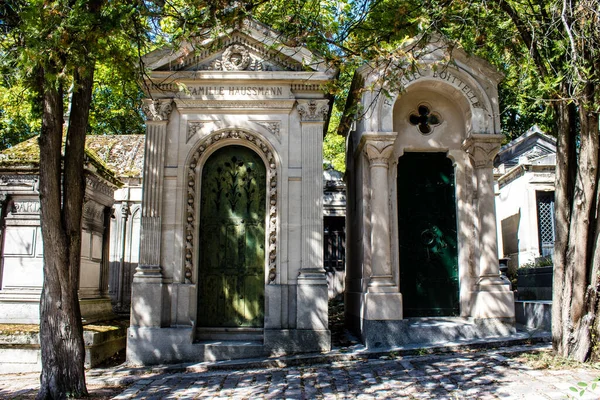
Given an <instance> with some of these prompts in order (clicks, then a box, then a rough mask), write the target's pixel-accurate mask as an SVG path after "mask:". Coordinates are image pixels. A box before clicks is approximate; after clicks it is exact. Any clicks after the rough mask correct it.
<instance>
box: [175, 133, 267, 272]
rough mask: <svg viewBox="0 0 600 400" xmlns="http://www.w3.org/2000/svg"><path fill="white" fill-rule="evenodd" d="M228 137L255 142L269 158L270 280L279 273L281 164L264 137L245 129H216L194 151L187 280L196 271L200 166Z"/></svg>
mask: <svg viewBox="0 0 600 400" xmlns="http://www.w3.org/2000/svg"><path fill="white" fill-rule="evenodd" d="M224 139H234V140H239V141H242V142H247V143H252V144H253V145H254V146H256V147H258V148H259V149H260V150H261V151H262V153H263V155H264V157H265V158H266V159H267V183H268V184H267V190H268V191H269V193H268V194H269V197H268V198H269V221H268V223H269V228H268V229H269V253H268V254H269V282H273V281H274V280H275V278H276V277H277V267H276V261H277V166H276V164H275V157H274V156H273V152H272V151H271V149H270V148H269V146H267V144H266V143H265V141H264V140H262V139H261V138H259V137H258V136H256V135H254V134H252V133H249V132H245V131H242V130H235V129H232V130H227V131H221V132H216V133H213V134H212V135H210V136H208V137H207V138H205V139H204V140H202V141H201V142H200V146H198V149H197V150H196V152H195V153H194V154H193V155H192V159H191V161H190V164H189V166H188V172H187V212H186V215H187V221H186V228H185V281H186V283H191V282H192V271H193V270H194V237H195V235H196V233H197V232H196V229H197V228H196V204H197V203H198V202H197V199H196V197H197V191H196V183H197V182H196V181H197V179H198V176H197V171H196V168H197V167H198V161H199V160H200V158H201V157H202V154H204V152H205V151H206V150H207V149H209V148H210V147H211V146H213V145H215V144H216V143H218V142H219V141H221V140H224Z"/></svg>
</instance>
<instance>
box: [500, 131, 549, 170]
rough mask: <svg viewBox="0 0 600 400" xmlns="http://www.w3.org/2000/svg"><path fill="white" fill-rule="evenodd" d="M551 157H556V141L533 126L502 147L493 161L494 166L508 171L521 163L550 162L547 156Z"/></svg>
mask: <svg viewBox="0 0 600 400" xmlns="http://www.w3.org/2000/svg"><path fill="white" fill-rule="evenodd" d="M553 155H556V139H555V138H553V137H552V136H549V135H546V134H545V133H544V132H542V130H541V129H540V128H539V127H538V126H537V125H534V126H532V127H531V128H530V129H529V130H528V131H527V132H525V133H524V134H523V135H521V136H519V137H518V138H516V139H514V140H512V141H511V142H509V143H507V144H505V145H504V146H502V148H501V149H500V151H499V152H498V155H497V156H496V158H495V159H494V166H495V167H499V166H500V165H502V164H504V168H505V169H509V168H512V167H514V166H516V165H519V164H522V163H536V164H540V163H545V162H547V160H551V157H550V158H549V157H548V156H553ZM540 160H546V161H540ZM550 162H552V161H550ZM554 162H556V161H554Z"/></svg>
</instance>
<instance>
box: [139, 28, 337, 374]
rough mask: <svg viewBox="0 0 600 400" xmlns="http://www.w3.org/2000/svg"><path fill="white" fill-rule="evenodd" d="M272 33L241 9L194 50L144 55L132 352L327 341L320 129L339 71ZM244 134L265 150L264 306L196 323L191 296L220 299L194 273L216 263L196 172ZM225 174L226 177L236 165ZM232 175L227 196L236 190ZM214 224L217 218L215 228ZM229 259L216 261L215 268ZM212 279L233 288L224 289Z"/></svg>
mask: <svg viewBox="0 0 600 400" xmlns="http://www.w3.org/2000/svg"><path fill="white" fill-rule="evenodd" d="M277 35H278V34H277V33H276V32H272V31H271V30H269V29H268V28H266V27H265V26H263V25H261V24H259V23H256V22H254V21H251V20H248V21H246V22H245V23H244V24H242V25H241V26H240V27H239V28H237V29H232V30H231V31H230V32H228V35H227V36H221V37H219V38H216V39H214V41H213V42H212V43H205V44H203V46H200V45H196V46H195V50H194V51H190V52H186V51H185V49H182V51H179V52H173V51H170V50H160V51H157V52H155V53H151V54H150V55H148V57H147V59H146V60H147V65H148V66H149V67H150V69H151V72H150V74H149V77H150V78H149V80H148V82H147V84H148V85H147V87H149V88H151V89H150V90H149V92H148V93H147V94H148V97H149V98H148V99H147V100H145V102H144V107H143V110H144V112H145V114H146V117H147V135H146V144H145V146H146V148H145V161H144V191H143V196H142V214H141V243H140V259H139V266H138V267H137V269H136V272H135V275H134V279H133V284H132V286H133V287H132V308H131V327H130V329H129V337H128V344H127V356H128V360H129V361H130V362H133V363H142V364H152V363H159V362H173V361H186V360H196V361H202V360H213V359H228V358H240V357H248V356H258V355H267V354H278V353H290V352H301V351H326V350H328V349H329V348H330V333H329V330H328V326H327V281H326V277H325V271H324V270H323V251H322V235H323V225H322V213H323V211H322V210H323V200H322V196H323V181H322V158H323V157H322V139H323V134H324V127H325V124H326V122H327V119H328V115H329V110H330V107H331V104H330V100H329V99H328V98H327V97H326V95H325V91H324V89H323V86H324V85H326V84H327V83H328V82H329V81H330V80H332V79H333V78H334V76H335V74H336V71H333V70H330V69H328V68H327V67H326V66H325V65H324V64H323V63H322V62H320V61H319V60H318V59H317V58H316V57H315V56H314V55H312V54H310V53H309V52H307V51H306V50H304V49H291V48H287V47H285V46H280V45H277V44H276V40H277ZM274 49H278V50H274ZM180 88H184V89H183V90H179V89H180ZM240 146H241V147H242V148H247V149H250V150H251V152H252V153H253V154H255V155H256V156H257V157H259V158H260V159H261V160H262V163H263V164H264V168H265V173H266V178H265V179H266V182H264V183H265V184H266V189H265V192H264V193H260V194H259V195H261V196H262V199H264V200H263V201H264V206H265V207H264V208H265V210H266V216H265V219H264V221H262V222H261V221H259V222H260V223H259V225H260V226H261V227H262V228H259V229H264V232H265V233H264V238H265V239H264V244H262V243H259V246H258V247H257V248H259V249H262V250H257V253H256V254H258V253H260V252H264V263H263V264H264V265H263V266H262V267H261V268H262V269H263V270H264V272H263V273H262V274H263V275H262V278H261V280H262V283H261V284H260V285H259V288H258V290H259V292H260V293H259V294H258V296H262V298H263V300H262V302H261V304H258V305H256V304H254V305H253V306H258V308H260V309H261V312H263V313H264V314H263V315H264V316H263V317H261V318H254V319H253V320H252V324H250V325H251V326H245V325H244V326H242V325H240V326H239V327H235V326H229V325H220V324H218V323H217V321H215V323H214V326H211V323H210V321H209V322H208V323H207V322H206V321H204V320H202V321H200V319H199V316H200V315H204V314H205V313H207V312H208V311H209V310H206V309H204V306H199V304H206V303H202V302H201V300H202V301H205V300H207V297H208V300H209V303H210V304H217V303H219V301H220V300H219V298H221V297H219V298H214V299H213V301H212V303H211V302H210V295H209V294H208V290H209V289H215V288H214V287H208V288H207V287H206V282H203V281H202V279H204V278H199V275H200V272H201V271H204V270H206V269H207V268H208V269H210V270H211V271H213V270H214V269H215V265H216V264H215V265H212V264H210V262H208V261H206V260H207V259H208V258H210V257H212V255H211V253H208V251H209V250H205V249H202V248H200V247H201V246H200V241H201V240H205V239H203V238H206V237H207V236H206V235H208V234H209V233H208V232H203V231H201V230H200V224H201V223H203V222H202V221H205V218H208V217H209V215H208V214H211V213H206V214H205V215H202V214H201V212H200V210H201V208H202V207H201V205H202V204H203V203H202V202H203V201H208V200H206V199H208V198H209V197H208V194H209V192H208V191H207V192H206V193H203V192H202V188H203V187H204V188H208V186H206V185H208V178H207V180H206V181H204V182H203V181H202V179H203V178H202V177H203V173H204V171H206V170H207V169H206V168H205V167H206V165H207V164H208V163H211V162H213V160H214V159H215V158H214V157H213V155H215V154H217V153H219V154H222V153H223V151H227V150H231V149H236V148H239V147H240ZM232 151H233V150H232ZM215 157H216V156H215ZM248 173H249V172H248ZM242 174H246V172H245V171H242ZM236 177H237V175H236ZM223 179H225V177H223ZM227 179H228V181H227V182H229V183H231V182H233V181H232V180H231V179H234V177H233V175H232V177H231V178H230V177H227ZM235 179H237V178H235ZM250 180H251V179H250V178H248V180H246V181H244V182H246V183H248V184H249V183H250ZM236 182H237V181H236ZM231 185H232V186H231V187H230V189H231V190H232V192H231V194H232V196H240V197H241V196H242V193H241V192H239V191H236V190H238V188H237V187H234V186H233V184H231ZM205 190H208V189H205ZM214 190H215V191H217V189H214ZM210 193H212V192H210ZM215 193H216V192H215ZM218 196H221V194H220V191H219V193H218ZM244 196H246V195H245V194H244ZM223 198H224V197H223ZM236 198H237V197H236ZM228 199H229V200H231V201H230V202H231V203H232V204H233V203H234V201H233V200H232V198H228ZM243 199H245V197H243ZM242 223H244V221H242ZM223 229H225V228H223ZM219 232H221V230H220V228H217V231H215V232H214V233H215V235H219V234H220V233H219ZM227 232H229V231H227ZM236 240H238V239H236ZM244 240H246V241H248V240H249V239H247V238H246V239H244ZM245 243H246V242H245ZM255 244H256V243H255ZM224 246H225V244H224ZM240 246H241V244H240ZM209 256H210V257H209ZM222 256H225V257H230V256H231V257H233V255H231V254H223V250H217V254H215V257H214V258H215V259H218V260H221V258H219V257H222ZM236 257H237V256H236ZM201 260H205V261H202V262H201ZM215 263H216V261H215ZM221 263H222V261H221ZM219 265H223V264H219ZM231 267H232V265H231V264H224V268H223V269H224V270H226V269H227V270H230V269H231ZM203 276H204V275H203ZM219 279H222V280H220V281H219V282H220V283H219V284H217V285H216V286H221V285H223V287H225V286H227V285H228V284H229V283H226V279H229V278H226V277H224V276H223V277H220V278H219ZM231 279H234V278H231ZM235 279H237V278H235ZM227 282H229V281H227ZM227 288H230V289H231V290H233V289H236V288H234V287H231V286H227ZM216 289H218V290H221V292H220V293H221V295H220V296H224V297H227V290H229V289H227V290H226V289H223V288H219V287H217V288H216ZM237 289H239V284H238V287H237ZM237 289H236V290H237ZM255 295H256V293H255ZM231 302H233V300H226V301H225V304H224V305H223V307H225V308H224V309H225V310H231V309H236V307H238V305H239V304H242V306H240V307H242V308H243V307H246V308H248V307H249V305H248V304H245V305H244V300H243V299H242V296H240V301H239V302H237V300H236V302H234V303H231ZM219 304H221V303H219ZM219 306H221V305H219ZM215 307H216V306H215ZM236 310H237V309H236ZM238 311H239V310H238ZM240 312H242V311H240ZM246 313H247V310H246ZM199 321H200V322H199ZM246 322H247V321H246ZM240 324H242V322H240ZM230 340H233V341H232V342H229V341H230ZM224 341H226V342H224Z"/></svg>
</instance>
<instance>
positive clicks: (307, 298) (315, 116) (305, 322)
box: [297, 99, 329, 330]
mask: <svg viewBox="0 0 600 400" xmlns="http://www.w3.org/2000/svg"><path fill="white" fill-rule="evenodd" d="M297 110H298V114H300V124H301V126H302V266H301V269H300V274H299V276H298V311H297V313H298V314H297V321H298V322H297V327H298V329H315V330H327V278H326V276H325V270H324V269H323V129H324V124H325V118H326V117H327V114H328V112H329V100H324V99H321V100H308V99H301V100H298V105H297Z"/></svg>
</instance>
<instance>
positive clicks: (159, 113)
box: [142, 99, 173, 121]
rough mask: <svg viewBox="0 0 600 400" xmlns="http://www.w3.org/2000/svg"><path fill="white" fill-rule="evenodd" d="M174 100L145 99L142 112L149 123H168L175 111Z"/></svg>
mask: <svg viewBox="0 0 600 400" xmlns="http://www.w3.org/2000/svg"><path fill="white" fill-rule="evenodd" d="M172 102H173V100H172V99H162V100H158V99H155V100H153V99H144V100H143V104H142V111H143V112H144V114H145V115H146V120H148V121H167V120H168V119H169V115H170V114H171V111H173V106H172Z"/></svg>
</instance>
